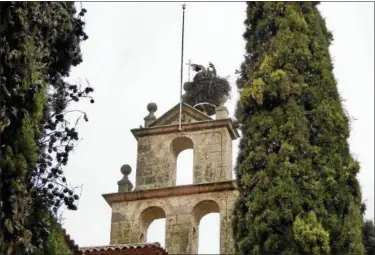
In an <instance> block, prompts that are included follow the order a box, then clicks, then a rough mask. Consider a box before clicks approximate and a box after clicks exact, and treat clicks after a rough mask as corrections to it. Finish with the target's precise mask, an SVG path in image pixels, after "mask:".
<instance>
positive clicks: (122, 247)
mask: <svg viewBox="0 0 375 255" xmlns="http://www.w3.org/2000/svg"><path fill="white" fill-rule="evenodd" d="M79 250H80V252H81V253H82V255H89V254H90V255H91V254H115V253H116V254H130V253H131V254H136V253H137V254H151V253H148V252H152V254H168V253H167V251H166V250H165V249H164V248H162V247H161V246H160V243H137V244H114V245H103V246H89V247H81V248H79ZM111 251H112V252H115V253H112V252H111Z"/></svg>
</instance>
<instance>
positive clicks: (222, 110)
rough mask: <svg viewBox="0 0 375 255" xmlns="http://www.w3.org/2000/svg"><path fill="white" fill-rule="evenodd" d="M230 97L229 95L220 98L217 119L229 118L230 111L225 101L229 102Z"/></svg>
mask: <svg viewBox="0 0 375 255" xmlns="http://www.w3.org/2000/svg"><path fill="white" fill-rule="evenodd" d="M227 100H228V97H227V96H222V97H221V98H220V105H219V106H218V107H216V109H215V111H216V119H217V120H218V119H228V118H229V112H228V109H227V107H225V106H224V105H225V103H226V102H227Z"/></svg>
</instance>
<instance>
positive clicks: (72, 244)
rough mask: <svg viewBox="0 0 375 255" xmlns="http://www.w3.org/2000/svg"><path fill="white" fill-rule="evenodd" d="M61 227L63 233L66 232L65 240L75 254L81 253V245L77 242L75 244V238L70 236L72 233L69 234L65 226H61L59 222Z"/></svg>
mask: <svg viewBox="0 0 375 255" xmlns="http://www.w3.org/2000/svg"><path fill="white" fill-rule="evenodd" d="M59 225H60V227H61V228H62V231H63V234H64V240H65V243H66V245H67V246H68V247H69V248H70V249H71V250H72V251H73V252H74V254H79V251H78V250H79V247H78V245H77V244H75V242H74V240H73V239H71V238H70V235H68V234H67V233H66V230H65V228H63V227H62V226H61V224H59Z"/></svg>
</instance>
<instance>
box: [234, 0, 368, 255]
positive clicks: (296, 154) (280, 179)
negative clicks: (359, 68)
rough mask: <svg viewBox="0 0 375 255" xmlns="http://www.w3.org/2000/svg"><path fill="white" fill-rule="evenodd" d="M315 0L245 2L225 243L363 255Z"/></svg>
mask: <svg viewBox="0 0 375 255" xmlns="http://www.w3.org/2000/svg"><path fill="white" fill-rule="evenodd" d="M317 4H318V3H316V2H248V3H247V10H246V12H247V18H246V20H245V22H244V23H245V26H246V32H245V33H244V38H245V40H246V55H245V61H244V62H243V64H242V65H241V70H240V71H239V73H240V78H239V79H238V81H237V87H238V89H239V91H240V99H239V101H238V104H237V109H236V117H237V119H238V121H239V123H240V125H241V131H242V138H241V141H240V148H239V150H240V151H239V155H238V158H237V165H236V174H237V182H238V187H239V192H240V197H239V199H238V201H237V204H236V207H235V217H234V222H233V233H234V239H235V248H236V250H237V252H241V253H242V254H363V253H364V246H363V243H362V225H363V219H362V213H363V210H361V189H360V186H359V183H358V180H357V179H356V175H357V173H358V172H359V164H358V162H357V161H355V160H354V159H353V157H352V156H351V154H350V151H349V146H348V141H347V140H348V137H349V119H348V116H347V115H346V113H345V111H344V109H343V107H342V105H341V98H340V95H339V93H338V90H337V87H336V85H337V84H336V81H335V78H334V75H333V72H332V70H333V66H332V61H331V58H330V54H329V46H330V43H331V41H332V40H333V38H332V34H331V33H330V32H329V31H328V30H327V28H326V25H325V21H324V19H323V18H322V16H321V15H320V13H319V11H318V9H317Z"/></svg>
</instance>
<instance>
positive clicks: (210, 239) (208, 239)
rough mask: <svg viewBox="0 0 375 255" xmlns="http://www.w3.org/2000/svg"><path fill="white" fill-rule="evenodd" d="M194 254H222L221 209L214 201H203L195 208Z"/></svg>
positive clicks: (193, 221) (193, 220) (193, 214)
mask: <svg viewBox="0 0 375 255" xmlns="http://www.w3.org/2000/svg"><path fill="white" fill-rule="evenodd" d="M192 216H193V219H192V223H193V239H192V253H193V254H220V208H219V205H218V203H217V202H215V201H213V200H203V201H200V202H199V203H198V204H196V205H195V206H194V209H193V213H192Z"/></svg>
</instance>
